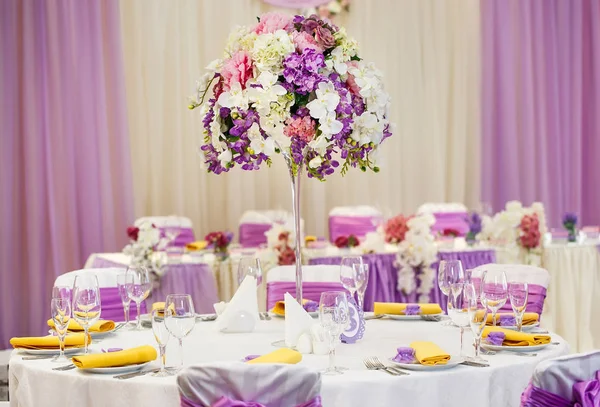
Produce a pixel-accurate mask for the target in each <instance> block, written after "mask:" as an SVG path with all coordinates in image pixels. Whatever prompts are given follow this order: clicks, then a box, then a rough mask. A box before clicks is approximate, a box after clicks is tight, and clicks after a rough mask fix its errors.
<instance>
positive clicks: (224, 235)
mask: <svg viewBox="0 0 600 407" xmlns="http://www.w3.org/2000/svg"><path fill="white" fill-rule="evenodd" d="M232 240H233V233H231V232H210V233H209V234H208V235H206V236H205V237H204V241H206V242H207V243H208V244H207V246H206V248H207V249H212V251H213V253H214V255H215V256H216V257H217V258H218V259H220V260H226V259H227V258H228V257H229V245H230V244H231V241H232Z"/></svg>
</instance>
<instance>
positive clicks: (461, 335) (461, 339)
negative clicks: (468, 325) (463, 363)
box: [460, 326, 465, 356]
mask: <svg viewBox="0 0 600 407" xmlns="http://www.w3.org/2000/svg"><path fill="white" fill-rule="evenodd" d="M464 333H465V328H464V327H462V326H461V327H460V355H461V356H462V355H463V354H464V351H463V334H464Z"/></svg>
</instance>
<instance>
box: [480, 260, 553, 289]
mask: <svg viewBox="0 0 600 407" xmlns="http://www.w3.org/2000/svg"><path fill="white" fill-rule="evenodd" d="M485 270H503V271H504V272H505V273H506V279H507V280H508V281H509V282H510V281H518V282H525V283H528V284H535V285H538V286H541V287H543V288H545V289H547V288H548V284H550V273H548V271H547V270H546V269H543V268H541V267H536V266H528V265H526V264H495V263H493V264H492V263H490V264H484V265H481V266H477V267H475V268H474V269H473V273H472V274H471V276H472V277H474V278H481V276H482V274H483V272H484V271H485Z"/></svg>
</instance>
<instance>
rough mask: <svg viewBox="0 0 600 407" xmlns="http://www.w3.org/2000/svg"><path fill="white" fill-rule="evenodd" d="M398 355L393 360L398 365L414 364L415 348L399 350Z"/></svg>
mask: <svg viewBox="0 0 600 407" xmlns="http://www.w3.org/2000/svg"><path fill="white" fill-rule="evenodd" d="M397 351H398V354H397V355H396V356H395V357H394V359H392V360H393V361H394V362H398V363H414V362H415V350H414V349H413V348H398V349H397Z"/></svg>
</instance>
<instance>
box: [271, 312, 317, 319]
mask: <svg viewBox="0 0 600 407" xmlns="http://www.w3.org/2000/svg"><path fill="white" fill-rule="evenodd" d="M269 315H270V316H272V317H276V318H285V315H279V314H275V313H274V312H269ZM308 315H310V316H311V317H313V318H319V311H312V312H308Z"/></svg>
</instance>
